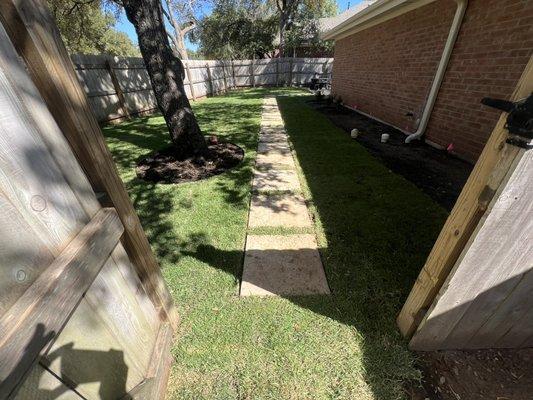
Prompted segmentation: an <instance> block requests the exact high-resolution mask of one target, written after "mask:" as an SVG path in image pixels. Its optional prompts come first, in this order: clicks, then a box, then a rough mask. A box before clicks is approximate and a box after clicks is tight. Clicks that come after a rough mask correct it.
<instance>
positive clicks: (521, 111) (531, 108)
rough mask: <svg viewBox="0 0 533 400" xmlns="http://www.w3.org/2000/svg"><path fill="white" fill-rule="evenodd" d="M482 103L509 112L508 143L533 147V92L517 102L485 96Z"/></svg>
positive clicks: (507, 124) (526, 147)
mask: <svg viewBox="0 0 533 400" xmlns="http://www.w3.org/2000/svg"><path fill="white" fill-rule="evenodd" d="M481 103H482V104H484V105H486V106H489V107H492V108H496V109H498V110H501V111H504V112H506V113H508V114H509V115H507V122H506V124H505V128H506V129H507V130H508V131H509V134H510V136H509V138H508V139H507V140H506V142H507V143H509V144H512V145H514V146H518V147H522V148H525V149H530V148H532V147H533V144H532V143H531V141H532V140H533V93H532V94H530V95H529V97H527V98H525V99H522V100H519V101H517V102H514V103H513V102H512V101H507V100H500V99H492V98H490V97H485V98H484V99H483V100H481Z"/></svg>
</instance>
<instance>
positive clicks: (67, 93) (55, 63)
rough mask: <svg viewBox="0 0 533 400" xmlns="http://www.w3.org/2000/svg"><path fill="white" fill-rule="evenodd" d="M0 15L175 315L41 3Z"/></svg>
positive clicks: (21, 4)
mask: <svg viewBox="0 0 533 400" xmlns="http://www.w3.org/2000/svg"><path fill="white" fill-rule="evenodd" d="M0 19H1V22H2V24H3V25H4V27H5V28H6V31H7V32H8V34H9V37H10V39H11V41H12V42H13V44H14V45H15V47H16V49H17V50H18V52H19V54H20V55H21V56H22V58H23V59H24V60H25V62H26V64H27V66H28V72H29V73H30V75H31V78H32V80H33V82H34V83H35V85H36V86H37V88H38V90H39V92H40V94H41V96H42V97H43V98H44V100H45V102H46V104H47V105H48V108H49V109H50V111H51V113H52V115H53V116H54V119H55V121H56V122H57V124H58V125H59V127H60V128H61V131H62V132H63V134H64V135H65V137H66V138H67V140H68V142H69V144H70V146H71V148H72V150H73V151H74V153H75V155H76V157H77V159H78V161H79V163H80V164H81V165H82V167H83V169H84V170H85V172H86V174H87V176H88V178H89V181H90V183H91V185H92V188H93V189H94V190H95V191H97V192H107V193H108V194H109V198H110V199H111V201H112V202H113V205H114V207H115V208H116V210H117V212H118V214H119V216H120V219H121V220H122V222H123V225H124V227H125V234H124V239H123V244H124V246H125V248H126V251H127V253H128V255H129V256H130V258H131V260H132V262H133V265H134V266H135V268H136V270H137V273H138V275H139V277H140V280H141V281H142V283H143V285H145V287H146V292H147V293H148V295H149V296H150V299H151V300H152V302H153V303H154V305H155V307H156V308H157V310H158V312H159V313H160V316H161V318H163V319H166V318H168V319H169V321H171V323H172V324H173V326H174V327H175V326H177V321H178V318H177V314H176V311H175V308H174V307H173V304H172V299H171V297H170V294H169V292H168V290H167V288H166V285H165V283H164V281H163V279H162V277H161V273H160V270H159V265H158V264H157V261H156V259H155V257H154V255H153V253H152V251H151V248H150V245H149V243H148V241H147V239H146V236H145V234H144V231H143V230H142V227H141V225H140V221H139V219H138V217H137V215H136V213H135V210H134V209H133V206H132V204H131V201H130V199H129V197H128V195H127V193H126V191H125V188H124V185H123V183H122V181H121V180H120V178H119V176H118V173H117V170H116V167H115V165H114V163H113V160H112V158H111V155H110V153H109V151H108V149H107V147H106V145H105V141H104V138H103V136H102V133H101V130H100V127H99V126H98V122H97V121H96V119H95V118H94V116H93V114H92V112H91V109H90V106H89V104H88V102H87V98H86V95H85V93H84V91H83V89H82V88H81V87H80V84H79V82H78V78H77V76H76V74H75V72H74V69H73V68H72V63H71V61H70V58H69V56H68V53H67V51H66V49H65V47H64V45H63V43H62V41H61V37H60V34H59V32H58V30H57V27H56V26H55V24H54V22H53V20H52V18H51V16H50V14H49V12H48V10H47V9H46V5H45V4H44V3H43V2H42V1H40V0H27V1H21V0H7V1H2V2H0Z"/></svg>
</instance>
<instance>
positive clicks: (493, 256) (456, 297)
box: [410, 150, 533, 350]
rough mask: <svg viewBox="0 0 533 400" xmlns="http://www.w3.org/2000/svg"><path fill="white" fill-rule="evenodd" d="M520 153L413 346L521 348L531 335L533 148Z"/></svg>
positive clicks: (414, 339) (427, 347)
mask: <svg viewBox="0 0 533 400" xmlns="http://www.w3.org/2000/svg"><path fill="white" fill-rule="evenodd" d="M518 158H519V161H518V163H517V165H516V167H515V168H512V171H510V173H509V178H508V180H507V181H506V183H505V185H502V186H503V187H502V188H501V189H500V190H499V191H498V194H497V195H496V196H495V201H493V203H492V204H491V205H490V207H489V209H488V210H487V214H486V216H485V217H484V218H483V219H482V221H481V222H480V224H479V226H478V229H476V232H475V234H474V235H473V239H472V241H471V243H469V245H468V246H467V247H466V248H465V251H464V252H463V254H462V255H461V257H460V258H459V261H458V262H457V264H456V265H455V267H454V269H453V270H452V272H451V273H450V277H449V278H448V279H447V281H446V283H445V285H444V286H443V289H442V290H441V293H440V294H439V296H438V297H437V299H436V301H435V304H434V305H433V307H432V308H431V310H430V311H429V313H428V316H427V318H426V319H425V320H424V322H423V323H422V324H421V325H420V327H419V329H418V331H417V332H416V334H415V336H414V337H413V339H412V340H411V343H410V346H411V348H413V349H416V350H437V349H438V350H441V349H470V348H492V347H497V346H505V347H519V346H521V345H522V343H523V342H524V341H525V340H527V339H528V337H529V336H531V335H532V334H533V330H531V325H532V324H531V322H530V321H528V320H526V319H524V317H525V316H526V315H527V313H528V311H529V309H531V308H533V298H532V297H531V295H530V294H531V291H530V290H531V281H530V279H531V278H530V277H529V275H530V273H531V270H532V269H533V238H532V237H531V235H532V232H533V187H532V186H531V182H533V151H532V150H529V151H524V150H520V151H519V154H518ZM511 338H512V339H511Z"/></svg>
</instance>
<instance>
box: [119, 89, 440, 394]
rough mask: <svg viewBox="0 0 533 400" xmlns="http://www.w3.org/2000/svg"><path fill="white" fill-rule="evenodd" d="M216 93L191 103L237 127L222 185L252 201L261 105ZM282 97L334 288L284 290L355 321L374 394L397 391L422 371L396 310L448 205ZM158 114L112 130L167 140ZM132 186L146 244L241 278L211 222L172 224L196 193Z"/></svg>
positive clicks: (150, 142) (124, 159) (230, 200)
mask: <svg viewBox="0 0 533 400" xmlns="http://www.w3.org/2000/svg"><path fill="white" fill-rule="evenodd" d="M266 92H267V91H265V90H251V91H246V92H242V93H241V92H235V93H232V94H231V95H230V96H228V97H227V98H229V99H231V98H234V99H235V98H240V97H241V96H242V99H250V98H251V96H252V97H254V96H255V98H257V99H259V98H261V97H262V96H263V95H264V94H265V93H266ZM270 93H272V92H270ZM278 94H282V95H283V94H286V93H284V92H282V91H280V92H278ZM213 100H215V101H212V102H211V101H210V102H206V103H205V104H201V105H198V106H197V107H196V108H195V112H196V114H197V116H198V118H199V120H200V121H201V125H202V128H203V129H204V132H205V133H206V134H212V133H217V132H213V130H215V128H217V127H221V126H222V127H224V126H233V127H236V126H237V127H238V128H236V129H235V128H234V129H228V131H227V132H220V133H221V135H222V136H224V139H225V140H228V141H231V142H233V143H236V144H238V145H239V146H241V147H243V148H244V149H245V151H246V155H245V159H244V161H243V163H242V164H241V165H240V166H239V167H237V168H235V169H234V170H232V171H230V172H228V173H225V174H223V175H221V176H220V177H221V179H217V181H216V191H217V192H218V193H219V194H222V195H223V197H224V201H225V202H226V203H227V204H228V205H231V207H237V208H245V209H246V208H247V207H248V199H249V196H250V180H251V173H252V165H253V161H254V156H253V154H254V151H255V147H256V143H257V132H258V128H259V127H258V124H257V121H253V118H254V116H255V115H257V113H258V112H259V110H258V107H259V106H258V105H257V104H249V105H243V104H237V103H233V104H231V103H229V104H228V103H227V102H226V101H224V99H221V100H220V101H218V100H216V99H213ZM278 103H279V106H280V109H281V112H282V116H283V119H284V121H285V124H286V128H287V131H288V133H289V136H290V139H291V142H292V144H293V146H294V149H295V152H296V154H297V159H298V162H299V165H300V167H301V170H302V173H303V176H304V178H305V180H306V181H307V187H308V189H305V190H304V192H305V194H306V197H307V198H308V199H309V206H310V210H311V213H312V214H314V216H315V217H316V220H317V221H319V225H318V242H319V247H320V253H321V257H322V260H323V263H324V266H325V272H326V275H327V278H328V283H329V286H330V288H331V291H332V294H331V295H328V296H305V297H287V296H284V297H286V298H287V299H289V300H290V301H291V302H292V303H294V304H296V305H298V306H299V307H302V308H306V309H309V310H312V311H313V312H315V313H316V314H319V315H323V316H326V317H327V318H331V319H333V320H336V321H339V322H341V323H342V324H345V325H347V326H351V327H353V328H354V329H355V330H356V332H357V334H358V335H360V336H362V338H363V341H362V342H363V360H362V361H363V365H364V376H365V381H366V382H367V383H368V384H369V385H370V386H371V389H372V391H373V394H374V396H375V398H377V399H391V398H398V396H399V395H398V393H397V390H398V388H399V387H401V385H402V381H403V380H408V379H416V378H417V372H416V370H415V369H414V367H413V365H412V362H413V360H412V357H411V355H410V354H409V352H408V351H407V350H406V346H405V343H404V341H403V339H402V338H401V337H400V335H399V333H398V332H397V329H396V326H395V317H396V315H397V313H398V311H399V309H400V307H401V305H402V302H403V301H404V299H405V297H406V296H407V294H408V291H409V289H410V287H411V286H412V284H413V282H414V279H415V278H416V275H417V273H418V271H419V270H420V268H421V266H422V265H423V263H424V261H425V259H426V257H427V254H428V253H429V251H430V250H431V247H432V244H433V242H434V240H435V238H436V236H437V234H438V232H439V230H440V228H441V226H442V224H443V223H444V220H445V217H446V212H445V211H444V210H443V209H442V208H440V207H439V206H437V205H436V204H435V203H434V202H433V201H432V200H431V199H430V198H429V197H427V196H426V195H424V194H422V193H421V192H420V191H419V190H418V189H417V188H416V187H414V185H412V184H411V183H409V182H407V181H406V180H404V179H403V178H401V177H399V176H397V175H394V174H392V173H390V171H388V170H387V169H386V168H385V167H384V166H383V165H382V164H380V163H379V162H378V161H377V160H376V159H374V158H373V157H372V156H370V155H369V154H368V153H367V152H366V150H364V149H363V148H362V147H361V146H359V145H358V144H356V143H354V142H353V141H351V140H350V139H349V138H347V137H346V135H344V134H343V132H341V131H340V130H339V129H337V128H335V127H333V125H332V124H331V123H330V122H329V121H327V119H326V118H325V117H324V116H321V115H319V114H318V113H316V112H314V111H312V110H311V109H310V108H308V107H307V106H306V105H304V104H303V102H302V98H301V97H299V96H294V97H292V96H287V97H283V96H282V97H279V98H278ZM236 118H238V119H236ZM158 121H159V123H155V122H154V120H153V119H150V120H149V121H148V122H149V125H148V127H145V126H144V125H143V123H146V121H143V120H141V121H134V122H131V123H129V124H130V125H129V126H128V124H123V125H125V126H124V127H121V128H120V129H118V130H117V127H113V128H112V129H113V132H114V133H113V135H112V137H113V138H115V137H117V138H118V139H119V140H126V141H130V143H133V144H135V145H136V146H139V147H140V148H142V149H143V151H144V150H146V151H152V150H154V149H155V148H154V147H158V146H159V145H162V144H163V142H165V143H166V137H165V136H161V134H160V132H161V129H162V127H164V125H162V124H161V122H162V119H159V120H158ZM131 124H138V125H134V126H135V129H136V130H138V131H143V132H146V133H147V135H146V136H147V137H146V138H145V139H143V138H139V137H138V136H139V135H137V134H131V133H129V130H130V129H131V128H132V125H131ZM152 129H153V131H152ZM156 129H157V132H156ZM115 135H116V136H115ZM151 135H155V136H157V135H159V136H161V138H159V136H158V137H157V138H154V137H150V136H151ZM109 136H111V135H109ZM141 136H142V135H141ZM160 140H161V142H160ZM113 153H114V155H115V157H116V158H117V161H118V163H119V165H121V166H122V167H123V168H127V167H128V166H129V165H131V163H132V161H134V159H135V157H139V156H142V155H144V154H137V155H135V154H131V152H128V151H127V150H126V149H124V151H123V150H121V149H120V147H119V146H117V148H116V149H114V150H113ZM127 184H128V187H129V189H130V192H131V194H132V197H133V200H134V203H135V207H136V209H137V210H138V211H139V214H140V216H141V220H142V222H143V225H144V226H145V228H146V230H147V233H148V236H149V238H150V242H151V243H152V246H153V247H154V250H155V251H156V253H157V254H158V256H159V257H161V258H162V259H163V260H164V263H176V262H177V261H178V260H179V259H180V257H192V258H194V259H197V260H199V261H201V262H203V263H206V264H208V265H210V266H212V267H213V268H216V269H218V270H222V271H224V272H226V273H228V274H231V275H233V276H234V278H235V281H237V282H238V281H239V280H240V278H241V273H242V257H243V252H242V251H240V250H239V251H238V250H223V249H220V248H217V247H215V246H213V245H212V244H211V242H210V234H209V233H208V232H207V229H202V228H198V229H197V230H196V231H194V232H192V233H191V232H189V233H188V234H187V235H186V236H184V237H179V236H178V234H177V233H176V232H175V230H174V229H173V224H174V223H175V222H173V221H171V219H172V213H173V212H174V210H175V209H176V207H179V208H182V209H183V208H185V209H187V208H188V207H191V206H192V205H193V204H194V202H195V199H194V198H188V197H187V196H181V197H180V198H179V200H178V201H177V203H176V201H175V200H173V198H172V196H171V195H170V193H169V192H168V191H167V192H161V191H156V187H157V185H150V184H147V183H145V182H141V181H138V180H136V179H135V178H134V179H132V180H131V181H130V182H128V183H127ZM178 188H179V187H178ZM183 188H184V189H183V190H185V186H184V187H183ZM169 190H170V189H169ZM179 190H181V189H179ZM213 212H217V210H213ZM178 223H179V222H178ZM200 284H201V283H200Z"/></svg>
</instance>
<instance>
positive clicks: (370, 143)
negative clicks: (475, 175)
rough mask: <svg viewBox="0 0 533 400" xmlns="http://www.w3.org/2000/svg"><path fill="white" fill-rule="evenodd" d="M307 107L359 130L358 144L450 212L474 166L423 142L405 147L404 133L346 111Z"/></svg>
mask: <svg viewBox="0 0 533 400" xmlns="http://www.w3.org/2000/svg"><path fill="white" fill-rule="evenodd" d="M308 104H309V105H310V106H311V107H313V108H314V109H316V110H317V111H319V112H321V113H323V114H325V115H326V116H327V117H328V118H329V119H330V120H331V121H332V122H333V123H334V124H335V125H336V126H338V127H340V128H342V129H343V130H345V131H346V132H347V133H348V134H349V132H351V130H352V129H354V128H357V129H358V130H359V132H360V134H359V137H358V138H357V139H355V140H357V142H359V143H360V144H361V145H363V146H364V147H366V148H367V149H368V151H370V153H372V154H373V155H374V156H375V157H378V158H379V159H381V160H382V162H383V163H384V164H385V165H386V166H387V167H388V168H389V169H390V170H391V171H393V172H395V173H397V174H399V175H402V176H403V177H405V178H406V179H407V180H409V181H411V182H413V183H414V184H415V185H416V186H417V187H418V188H420V189H421V190H422V191H423V192H424V193H426V194H428V195H429V196H430V197H431V198H432V199H433V200H435V201H436V202H437V203H439V204H440V205H441V206H443V207H444V208H446V209H447V210H448V211H451V209H452V208H453V205H454V204H455V201H456V200H457V197H458V196H459V194H460V193H461V189H462V188H463V186H464V184H465V183H466V180H467V178H468V175H469V174H470V172H471V170H472V167H473V166H472V165H471V164H469V163H467V162H465V161H463V160H460V159H458V158H457V157H454V156H453V155H451V154H449V153H448V152H446V151H444V150H438V149H436V148H434V147H432V146H430V145H428V144H426V143H424V142H423V141H421V140H415V141H413V142H411V143H410V144H405V143H404V140H405V138H406V136H405V134H404V133H403V132H401V131H399V130H397V129H394V128H392V127H390V126H388V125H385V124H383V123H381V122H378V121H376V120H373V119H371V118H368V117H365V116H364V115H361V114H359V113H357V112H355V111H352V110H349V109H347V108H344V107H341V106H336V105H331V104H330V105H328V104H327V103H326V102H325V101H317V100H309V101H308ZM383 133H388V134H389V135H390V139H389V140H388V142H387V143H381V134H383Z"/></svg>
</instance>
